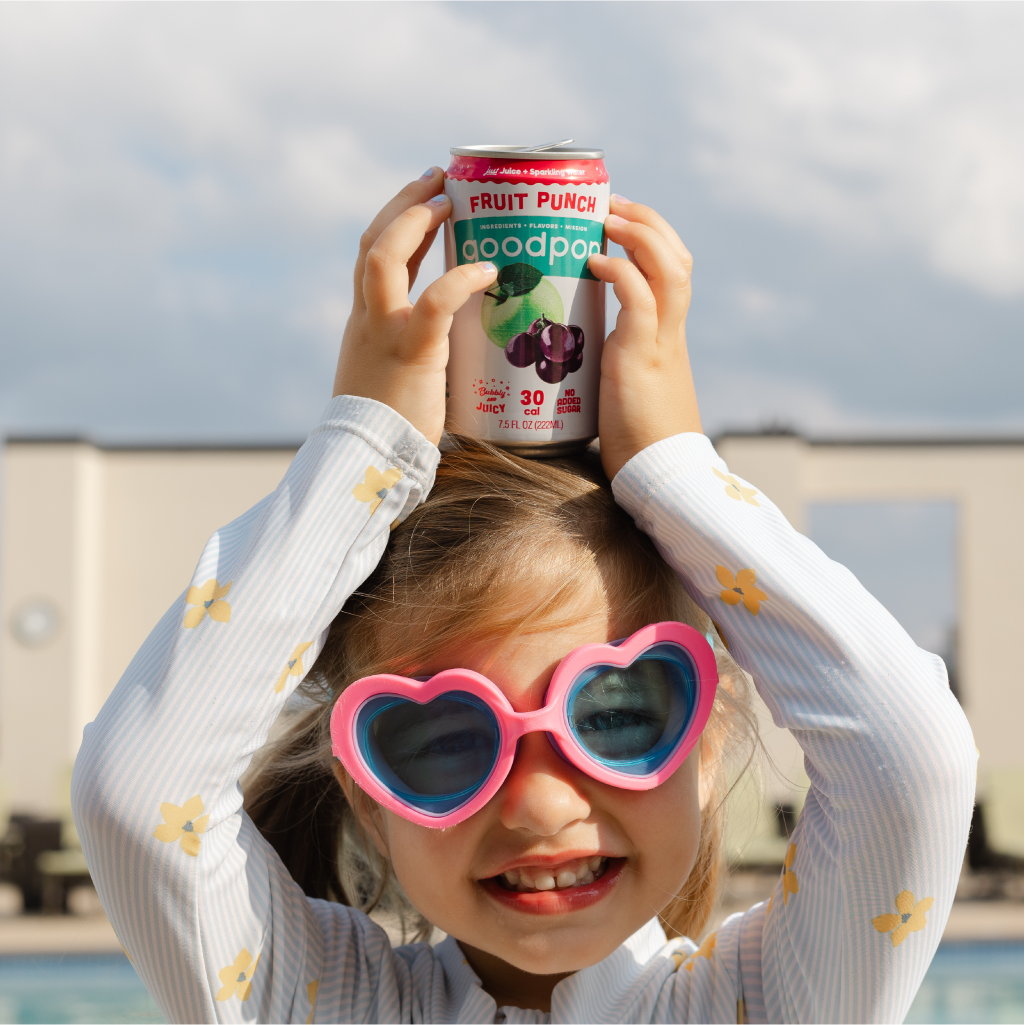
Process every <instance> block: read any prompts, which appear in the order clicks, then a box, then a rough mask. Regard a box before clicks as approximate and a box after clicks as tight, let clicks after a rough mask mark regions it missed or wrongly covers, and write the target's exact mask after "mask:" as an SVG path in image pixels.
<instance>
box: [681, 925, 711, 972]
mask: <svg viewBox="0 0 1025 1025" xmlns="http://www.w3.org/2000/svg"><path fill="white" fill-rule="evenodd" d="M717 935H718V933H712V935H711V936H706V937H705V942H704V943H702V944H701V946H700V947H698V949H697V950H695V951H694V953H693V954H691V956H690V959H689V960H688V961H687V963H686V964H685V965H684V966H683V967H684V968H686V969H687V971H688V972H692V971H694V965H696V964H697V963H698V958H699V957H705V958H708V959H709V960H711V957H712V951H713V950H715V938H716V936H717Z"/></svg>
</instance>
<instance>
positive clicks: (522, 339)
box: [505, 316, 584, 384]
mask: <svg viewBox="0 0 1025 1025" xmlns="http://www.w3.org/2000/svg"><path fill="white" fill-rule="evenodd" d="M505 358H506V359H507V360H508V361H509V362H510V363H511V364H512V365H513V366H514V367H520V368H521V369H522V368H523V367H529V366H530V364H531V363H533V364H534V365H535V369H536V371H537V376H538V377H540V378H541V380H542V381H544V382H545V383H546V384H558V383H559V382H560V381H562V380H565V378H566V375H567V374H574V373H576V372H577V371H578V370H579V369H580V368H581V367H582V366H583V365H584V332H583V329H582V328H581V327H579V326H578V325H577V324H559V323H557V322H555V321H554V320H549V319H548V318H547V317H545V316H541V317H538V318H537V320H535V321H533V322H532V323H531V325H530V327H529V328H527V330H526V331H524V332H522V333H521V334H518V335H514V336H513V337H512V338H510V339H509V341H508V342H507V343H506V346H505Z"/></svg>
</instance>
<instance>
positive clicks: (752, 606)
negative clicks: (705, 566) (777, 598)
mask: <svg viewBox="0 0 1025 1025" xmlns="http://www.w3.org/2000/svg"><path fill="white" fill-rule="evenodd" d="M715 576H716V579H717V580H718V581H719V583H720V584H722V586H723V587H724V588H725V590H724V591H721V592H720V593H719V597H720V598H721V599H722V600H723V601H724V602H726V604H727V605H739V604H740V603H741V602H743V603H744V608H745V609H747V611H748V612H750V613H751V615H752V616H757V615H758V610H759V608H761V606H760V605H759V604H758V603H759V602H763V601H765V600H766V599H767V598H768V597H769V596H768V595H767V594H766V593H765V592H764V591H760V590H759V589H758V588H757V587H755V581H756V580H757V577H756V576H755V571H754V570H753V569H742V570H741V571H740V572H739V573H738V574H737V576H736V579H734V577H733V574H732V573H731V572H730V571H729V570H728V569H727V568H726V567H725V566H716V567H715Z"/></svg>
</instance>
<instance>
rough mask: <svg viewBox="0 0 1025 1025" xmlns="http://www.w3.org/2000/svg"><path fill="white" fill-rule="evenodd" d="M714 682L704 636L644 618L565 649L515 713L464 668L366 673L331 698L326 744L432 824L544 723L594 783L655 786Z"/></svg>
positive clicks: (684, 744)
mask: <svg viewBox="0 0 1025 1025" xmlns="http://www.w3.org/2000/svg"><path fill="white" fill-rule="evenodd" d="M718 683H719V674H718V671H717V669H716V665H715V655H714V654H713V652H712V648H711V646H710V642H709V641H708V640H706V639H705V638H704V637H702V635H701V634H699V633H698V632H697V630H694V629H693V628H692V627H689V626H686V625H685V624H683V623H654V624H652V625H650V626H646V627H643V628H642V629H640V630H638V631H637V633H635V634H632V635H631V636H630V637H628V638H627V639H626V640H624V641H617V642H613V643H611V644H585V645H583V646H582V647H579V648H576V649H574V650H573V651H571V652H570V653H569V654H568V655H567V656H566V657H565V658H564V659H563V660H562V661H561V662H560V663H559V665H558V667H557V668H556V670H555V673H554V674H553V675H552V679H551V682H550V683H549V685H548V691H547V693H546V695H545V703H544V707H543V708H539V709H538V710H537V711H534V712H514V711H513V708H512V706H511V705H510V704H509V700H508V698H506V696H505V695H504V694H503V693H502V691H501V690H499V688H498V687H497V686H496V685H495V684H494V683H492V682H491V681H490V680H489V679H488V678H487V677H486V676H482V675H481V674H480V673H475V672H473V671H472V670H469V669H446V670H445V671H444V672H441V673H437V674H436V675H435V676H432V677H430V678H429V679H426V680H422V679H421V680H417V679H410V678H409V677H405V676H394V675H391V674H387V673H383V674H380V675H377V676H365V677H363V679H361V680H357V681H356V682H355V683H352V684H350V685H349V686H348V687H346V689H345V690H344V691H343V692H342V694H341V696H340V697H339V698H338V700H337V701H336V702H335V706H334V709H333V710H332V712H331V742H332V749H333V751H334V754H335V756H336V757H337V758H340V759H341V761H342V764H343V765H344V766H345V768H346V771H347V772H348V773H349V775H350V776H351V777H352V778H353V779H354V780H355V781H356V783H358V784H359V786H360V787H362V788H363V790H365V791H366V792H367V793H368V794H369V795H370V796H371V797H372V798H373V799H374V800H375V801H377V802H378V803H379V804H381V805H383V806H384V807H385V808H388V809H389V810H390V811H393V812H395V813H396V814H398V815H401V816H403V818H406V819H409V820H410V821H411V822H415V823H417V824H419V825H421V826H433V827H435V828H439V829H440V828H443V827H445V826H454V825H456V824H457V823H459V822H462V821H463V820H464V819H466V818H469V816H471V815H472V814H473V813H474V812H476V811H478V810H479V809H481V808H482V807H484V805H485V804H487V802H488V801H490V800H491V798H492V797H494V795H495V794H496V792H497V791H498V789H499V787H501V785H502V784H503V783H504V782H505V779H506V777H507V776H508V775H509V771H510V769H511V768H512V764H513V760H514V758H515V757H516V746H517V743H518V741H519V739H520V737H522V736H524V735H525V734H527V733H535V732H539V731H544V732H546V733H547V734H548V736H549V739H550V740H551V742H552V743H553V744H554V745H555V747H556V749H557V750H558V751H559V752H560V753H561V754H562V756H563V757H564V758H565V759H566V760H567V761H568V762H570V763H571V764H572V765H574V766H576V767H577V768H578V769H579V770H580V771H581V772H584V773H586V774H587V775H588V776H591V777H592V778H593V779H596V780H598V781H599V782H601V783H608V784H610V785H611V786H614V787H620V788H622V789H624V790H650V789H651V788H652V787H657V786H658V785H659V784H660V783H663V782H664V781H665V780H667V779H668V778H669V777H670V776H671V775H672V774H673V773H674V772H675V771H676V770H677V769H678V768H679V767H680V764H681V763H682V762H683V760H684V759H685V758H686V757H687V755H688V754H690V752H691V750H692V749H693V747H694V745H695V744H696V743H697V741H698V738H699V737H700V736H701V732H702V730H704V728H705V723H706V722H707V721H708V716H709V713H710V712H711V710H712V702H713V701H714V700H715V691H716V687H717V686H718Z"/></svg>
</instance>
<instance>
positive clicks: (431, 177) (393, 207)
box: [353, 167, 445, 307]
mask: <svg viewBox="0 0 1025 1025" xmlns="http://www.w3.org/2000/svg"><path fill="white" fill-rule="evenodd" d="M444 185H445V173H444V171H442V170H441V168H440V167H429V168H427V170H426V171H424V173H423V174H422V175H421V176H420V177H419V178H418V179H417V180H416V181H415V182H410V183H409V184H408V185H407V186H405V188H403V189H402V190H401V191H400V192H399V193H398V194H397V195H396V196H394V197H393V198H392V199H390V200H389V201H388V202H387V203H386V204H385V206H384V207H383V208H382V209H381V211H380V213H378V215H377V216H376V217H375V218H374V219H373V221H372V222H371V223H370V227H369V228H367V230H366V231H365V232H363V235H362V237H361V238H360V240H359V256H358V257H357V259H356V268H355V271H354V274H353V278H354V280H355V296H354V300H355V306H356V307H362V306H363V270H364V266H365V263H366V258H367V253H368V252H370V250H371V249H372V248H373V246H374V244H375V243H376V242H377V240H378V238H380V236H381V233H382V232H383V231H384V230H385V229H386V228H387V227H388V225H389V224H391V222H392V221H394V220H395V218H396V217H398V216H399V214H401V213H403V212H404V211H406V210H408V209H409V208H410V207H412V206H417V205H418V204H420V203H426V202H427V201H428V200H429V199H431V198H432V197H433V196H436V195H438V194H439V193H440V192H441V190H442V189H443V188H444ZM421 259H422V257H421ZM417 265H418V266H419V263H418V264H417Z"/></svg>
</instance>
